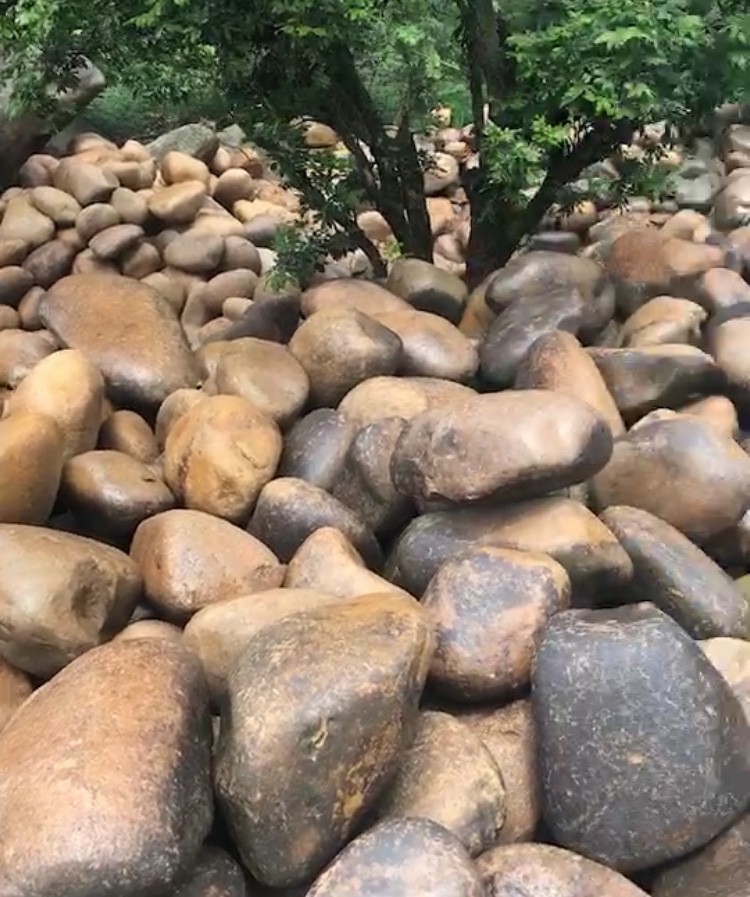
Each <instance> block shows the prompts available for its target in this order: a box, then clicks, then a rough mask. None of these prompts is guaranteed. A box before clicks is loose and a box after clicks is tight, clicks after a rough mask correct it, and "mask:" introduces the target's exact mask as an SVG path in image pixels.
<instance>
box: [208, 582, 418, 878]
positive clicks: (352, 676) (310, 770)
mask: <svg viewBox="0 0 750 897" xmlns="http://www.w3.org/2000/svg"><path fill="white" fill-rule="evenodd" d="M431 650H432V641H431V636H430V631H429V626H428V625H427V621H426V618H425V616H424V614H423V612H422V610H421V609H420V608H419V605H418V604H417V603H416V602H415V601H414V599H410V598H403V597H401V596H394V595H373V596H372V597H371V598H370V599H368V600H363V599H359V600H357V601H353V602H344V603H342V604H334V605H329V606H327V607H323V608H319V609H318V610H316V611H308V612H306V613H302V614H297V615H295V616H293V617H288V618H286V619H283V620H281V621H280V622H279V623H277V624H276V625H275V626H269V627H267V628H265V629H263V630H262V631H261V632H260V633H258V634H257V635H256V637H255V638H253V639H252V640H251V641H250V643H249V644H248V646H247V648H246V649H245V651H244V653H243V654H242V655H241V657H240V658H239V660H238V661H237V662H236V663H235V665H234V667H233V668H232V671H231V672H230V674H229V681H228V701H227V702H226V704H225V708H224V711H223V713H222V726H221V737H220V741H219V745H218V748H217V755H216V764H215V785H216V793H217V796H218V798H219V801H220V802H221V805H222V808H223V810H224V813H225V816H226V819H227V822H228V824H229V827H230V830H231V832H232V836H233V839H234V841H235V844H236V845H237V848H238V850H239V852H240V856H241V858H242V861H243V863H244V864H245V865H246V866H247V868H248V869H249V870H250V871H251V872H252V874H253V875H254V876H255V877H256V878H257V879H258V880H259V881H260V882H262V883H264V884H267V885H271V886H273V887H281V886H288V885H292V884H299V883H302V882H305V881H307V880H309V879H310V877H311V876H313V875H315V874H317V873H318V872H319V871H320V870H321V868H322V867H323V866H324V865H325V864H326V863H327V862H328V861H329V860H331V859H332V858H333V856H334V855H335V854H336V852H337V851H338V850H340V848H341V847H343V845H344V844H345V843H346V841H347V840H348V839H349V838H350V837H351V835H352V834H353V833H354V831H356V828H357V826H358V825H359V824H360V822H361V820H362V819H363V817H364V816H365V814H366V813H368V812H369V811H370V810H371V809H372V807H373V805H374V803H375V801H376V800H377V798H378V796H379V795H380V793H381V792H382V790H383V787H384V786H385V784H386V782H387V781H388V780H389V779H390V777H391V776H392V774H393V773H394V772H395V769H396V766H397V763H398V760H399V756H400V754H401V751H402V750H403V748H404V747H405V745H406V744H407V743H408V740H409V739H410V738H411V736H412V734H413V726H414V724H415V722H416V714H417V703H418V701H419V696H420V693H421V691H422V688H423V686H424V680H425V677H426V674H427V667H428V664H429V660H430V653H431ZM301 663H302V665H301ZM342 670H346V675H342ZM279 769H283V770H284V774H283V775H279Z"/></svg>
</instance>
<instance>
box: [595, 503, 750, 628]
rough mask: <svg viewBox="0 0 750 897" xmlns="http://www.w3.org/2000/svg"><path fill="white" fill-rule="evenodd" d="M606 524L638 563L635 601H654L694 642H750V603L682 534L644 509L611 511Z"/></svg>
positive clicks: (630, 594)
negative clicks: (730, 638)
mask: <svg viewBox="0 0 750 897" xmlns="http://www.w3.org/2000/svg"><path fill="white" fill-rule="evenodd" d="M601 519H602V522H603V523H604V524H605V525H606V526H608V527H609V529H611V530H612V532H613V533H614V534H615V535H616V536H617V538H618V539H619V540H620V544H621V545H622V547H623V548H624V549H625V551H627V553H628V554H629V555H630V559H631V561H632V562H633V579H632V580H631V583H630V586H629V587H628V592H627V594H628V598H629V599H630V600H631V601H633V602H638V601H651V602H652V603H653V604H655V605H656V606H657V607H658V608H659V609H660V610H663V611H664V613H666V614H669V616H670V617H673V618H674V619H675V620H676V621H677V622H678V623H679V624H680V626H682V628H683V629H684V630H685V631H686V632H687V633H688V634H689V635H691V636H692V637H693V638H694V639H706V638H716V637H718V636H733V637H735V638H750V603H748V601H747V599H746V598H745V596H744V595H743V594H742V592H741V591H740V589H739V588H737V586H736V585H735V583H734V581H733V580H732V579H731V578H730V577H729V576H727V574H726V573H725V572H724V571H723V570H722V569H721V567H719V565H718V564H716V563H714V561H712V560H711V558H710V557H708V555H706V554H704V553H703V552H702V551H701V550H700V548H698V547H697V546H696V545H694V544H693V543H692V542H691V541H690V540H689V539H687V538H685V536H683V535H682V533H680V532H678V531H677V530H676V529H675V528H674V527H673V526H670V525H669V524H668V523H665V522H664V521H663V520H659V518H658V517H654V516H653V514H649V513H648V512H647V511H642V510H639V509H638V508H627V507H617V506H615V507H611V508H607V510H606V511H605V512H604V513H603V514H602V516H601Z"/></svg>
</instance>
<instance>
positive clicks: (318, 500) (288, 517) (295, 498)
mask: <svg viewBox="0 0 750 897" xmlns="http://www.w3.org/2000/svg"><path fill="white" fill-rule="evenodd" d="M323 527H332V528H333V529H337V530H339V532H341V533H343V535H344V536H346V538H347V539H348V540H349V541H350V542H351V543H352V545H353V546H354V547H355V548H356V549H357V551H358V552H359V554H361V555H362V557H363V559H364V560H365V562H366V563H367V566H368V567H375V568H380V567H381V566H382V564H383V556H382V553H381V550H380V546H379V545H378V543H377V540H376V539H375V536H374V535H373V533H372V531H371V530H369V529H368V527H367V526H365V524H364V523H363V522H362V520H360V518H359V517H358V516H357V515H356V514H355V513H354V511H352V510H350V509H349V508H347V507H346V505H344V504H342V503H341V502H340V501H338V499H336V498H334V497H333V496H332V495H330V494H329V493H328V492H326V491H325V490H323V489H320V488H319V487H318V486H313V485H312V484H311V483H306V482H305V481H304V480H301V479H296V478H294V477H279V478H277V479H275V480H271V482H270V483H268V484H267V485H266V486H265V487H264V488H263V490H262V492H261V493H260V495H259V496H258V501H257V503H256V505H255V510H254V512H253V516H252V517H251V519H250V523H249V524H248V527H247V529H248V532H249V533H252V534H253V535H254V536H255V537H256V538H258V539H260V541H261V542H263V543H264V544H266V545H268V547H269V548H270V549H271V550H272V551H273V552H274V553H275V554H276V556H277V557H278V558H279V559H280V560H281V561H282V563H288V562H289V561H290V560H291V559H292V556H293V555H294V553H295V552H296V551H297V549H298V548H299V547H300V545H301V544H302V543H303V542H304V541H305V539H307V538H308V536H310V535H311V534H312V533H314V532H315V531H316V530H319V529H321V528H323Z"/></svg>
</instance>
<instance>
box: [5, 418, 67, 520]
mask: <svg viewBox="0 0 750 897" xmlns="http://www.w3.org/2000/svg"><path fill="white" fill-rule="evenodd" d="M64 452H65V445H64V442H63V435H62V433H61V432H60V428H59V427H58V426H57V424H56V423H55V422H54V421H53V420H51V419H50V418H49V417H47V416H46V415H43V414H38V413H36V412H31V411H29V412H21V411H19V412H17V413H16V414H14V415H13V416H12V417H7V418H4V419H3V420H0V522H2V523H33V524H42V523H45V522H46V520H47V518H48V517H49V516H50V514H51V513H52V508H53V507H54V505H55V499H56V498H57V491H58V489H59V488H60V476H61V474H62V468H63V463H64Z"/></svg>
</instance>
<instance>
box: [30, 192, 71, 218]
mask: <svg viewBox="0 0 750 897" xmlns="http://www.w3.org/2000/svg"><path fill="white" fill-rule="evenodd" d="M29 198H30V199H31V202H32V203H33V205H34V207H35V208H37V209H38V210H39V211H40V212H41V213H42V214H43V215H46V216H47V217H48V218H51V219H52V220H53V221H54V222H55V224H56V225H57V226H58V227H70V225H71V224H75V222H76V218H77V217H78V215H79V214H80V211H81V205H80V203H79V202H78V201H77V200H76V199H74V198H73V197H72V196H71V195H70V194H69V193H65V192H64V191H63V190H58V189H57V188H56V187H35V188H34V189H33V190H32V191H31V193H30V194H29Z"/></svg>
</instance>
